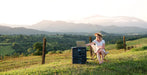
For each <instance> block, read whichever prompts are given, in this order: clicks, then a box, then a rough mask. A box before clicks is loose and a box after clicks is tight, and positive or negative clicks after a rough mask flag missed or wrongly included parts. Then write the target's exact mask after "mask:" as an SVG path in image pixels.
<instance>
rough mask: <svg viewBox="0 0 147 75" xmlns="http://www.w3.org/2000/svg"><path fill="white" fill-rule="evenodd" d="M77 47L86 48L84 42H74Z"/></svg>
mask: <svg viewBox="0 0 147 75" xmlns="http://www.w3.org/2000/svg"><path fill="white" fill-rule="evenodd" d="M76 44H77V47H86V44H85V41H76Z"/></svg>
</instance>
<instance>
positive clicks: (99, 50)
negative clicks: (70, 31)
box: [86, 33, 105, 64]
mask: <svg viewBox="0 0 147 75" xmlns="http://www.w3.org/2000/svg"><path fill="white" fill-rule="evenodd" d="M94 35H95V37H96V39H95V40H94V41H92V42H91V43H88V44H86V46H90V45H91V46H92V47H93V46H94V45H96V49H94V50H95V51H94V52H95V53H96V54H97V58H98V61H99V64H102V63H103V59H104V55H105V41H104V40H103V39H102V34H101V33H95V34H94ZM100 54H102V59H101V56H100Z"/></svg>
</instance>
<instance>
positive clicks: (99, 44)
mask: <svg viewBox="0 0 147 75" xmlns="http://www.w3.org/2000/svg"><path fill="white" fill-rule="evenodd" d="M92 42H94V43H95V45H96V50H99V48H98V46H102V45H103V44H105V41H104V40H102V41H101V42H98V41H97V40H93V41H92Z"/></svg>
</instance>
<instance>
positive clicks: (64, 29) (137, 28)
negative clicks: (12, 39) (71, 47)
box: [0, 15, 147, 34]
mask: <svg viewBox="0 0 147 75" xmlns="http://www.w3.org/2000/svg"><path fill="white" fill-rule="evenodd" d="M100 31H104V32H106V33H116V34H124V33H147V23H146V22H145V21H143V20H141V19H138V18H134V17H125V16H119V17H105V16H98V15H97V16H91V17H88V18H84V19H81V20H77V21H76V22H75V21H70V22H67V21H51V20H43V21H41V22H39V23H36V24H33V25H31V26H27V27H15V28H11V27H7V26H2V25H0V34H50V33H55V32H58V33H59V32H60V33H81V34H83V33H95V32H100Z"/></svg>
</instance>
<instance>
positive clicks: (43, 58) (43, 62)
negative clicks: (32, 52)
mask: <svg viewBox="0 0 147 75" xmlns="http://www.w3.org/2000/svg"><path fill="white" fill-rule="evenodd" d="M45 50H46V38H43V49H42V64H45Z"/></svg>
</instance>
